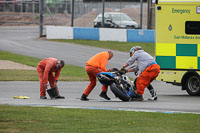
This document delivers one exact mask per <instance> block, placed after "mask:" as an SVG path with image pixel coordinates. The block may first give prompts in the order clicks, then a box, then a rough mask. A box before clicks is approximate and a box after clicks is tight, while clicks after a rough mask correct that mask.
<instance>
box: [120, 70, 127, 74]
mask: <svg viewBox="0 0 200 133" xmlns="http://www.w3.org/2000/svg"><path fill="white" fill-rule="evenodd" d="M127 72H128V71H127V70H126V69H120V70H119V73H120V74H125V73H127Z"/></svg>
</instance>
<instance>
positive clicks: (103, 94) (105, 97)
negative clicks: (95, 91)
mask: <svg viewBox="0 0 200 133" xmlns="http://www.w3.org/2000/svg"><path fill="white" fill-rule="evenodd" d="M99 96H100V97H102V98H104V99H106V100H110V98H109V97H108V96H107V94H106V92H103V91H102V92H101V94H100V95H99Z"/></svg>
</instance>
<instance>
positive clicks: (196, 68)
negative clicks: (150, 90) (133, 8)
mask: <svg viewBox="0 0 200 133" xmlns="http://www.w3.org/2000/svg"><path fill="white" fill-rule="evenodd" d="M153 2H154V3H155V43H156V44H155V48H156V50H155V51H156V52H155V55H156V62H157V63H158V64H159V65H160V67H161V72H160V74H159V76H158V78H157V80H160V81H164V82H167V83H171V84H173V85H179V86H182V90H186V91H187V92H188V94H189V95H192V96H196V95H200V0H153Z"/></svg>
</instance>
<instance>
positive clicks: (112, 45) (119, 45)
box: [49, 40, 155, 56]
mask: <svg viewBox="0 0 200 133" xmlns="http://www.w3.org/2000/svg"><path fill="white" fill-rule="evenodd" d="M49 41H56V42H64V43H74V44H80V45H84V46H94V47H100V48H106V49H111V50H118V51H123V52H129V50H130V49H131V48H132V47H133V46H141V47H142V48H143V49H144V50H145V51H146V52H148V53H149V54H151V55H152V56H154V55H155V45H154V43H141V42H113V41H96V40H49Z"/></svg>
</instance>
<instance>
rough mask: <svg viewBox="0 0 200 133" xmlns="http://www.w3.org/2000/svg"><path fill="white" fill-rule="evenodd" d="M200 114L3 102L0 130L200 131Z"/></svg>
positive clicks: (75, 132)
mask: <svg viewBox="0 0 200 133" xmlns="http://www.w3.org/2000/svg"><path fill="white" fill-rule="evenodd" d="M199 123H200V115H197V114H173V115H172V114H163V113H146V112H134V111H108V110H88V109H87V110H86V109H64V108H53V107H28V106H8V105H0V132H10V133H11V132H12V133H13V132H15V133H27V132H28V133H35V132H40V133H55V132H67V133H91V132H95V133H134V132H135V133H179V132H181V133H199V130H200V126H199Z"/></svg>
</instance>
